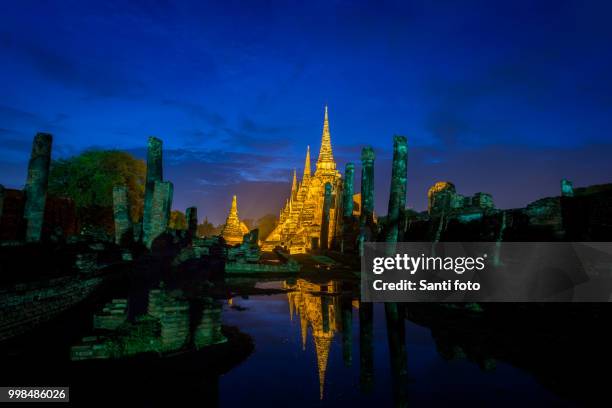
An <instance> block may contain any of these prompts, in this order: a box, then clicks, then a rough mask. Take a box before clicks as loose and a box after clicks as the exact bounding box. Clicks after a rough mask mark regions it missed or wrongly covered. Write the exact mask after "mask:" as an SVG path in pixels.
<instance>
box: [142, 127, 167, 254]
mask: <svg viewBox="0 0 612 408" xmlns="http://www.w3.org/2000/svg"><path fill="white" fill-rule="evenodd" d="M162 180H163V162H162V141H161V140H159V139H158V138H156V137H150V138H149V142H148V145H147V180H146V184H145V198H144V209H143V216H142V240H143V242H144V243H145V245H147V246H148V245H150V243H151V242H153V239H152V238H151V226H152V223H153V222H154V220H153V219H152V218H151V214H152V205H153V192H154V190H155V183H156V182H158V181H162ZM147 243H149V244H147Z"/></svg>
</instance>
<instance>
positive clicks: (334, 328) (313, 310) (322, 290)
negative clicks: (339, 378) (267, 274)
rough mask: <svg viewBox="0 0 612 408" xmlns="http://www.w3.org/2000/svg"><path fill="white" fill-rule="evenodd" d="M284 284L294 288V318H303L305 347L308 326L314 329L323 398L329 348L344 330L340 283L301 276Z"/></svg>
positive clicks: (291, 302) (291, 294)
mask: <svg viewBox="0 0 612 408" xmlns="http://www.w3.org/2000/svg"><path fill="white" fill-rule="evenodd" d="M283 286H284V288H285V289H288V290H290V292H288V293H287V297H288V301H289V313H290V315H291V319H293V316H294V313H297V314H298V316H299V318H300V328H301V332H302V350H305V349H306V338H307V336H308V327H310V328H311V330H312V338H313V340H314V344H315V349H316V353H317V367H318V370H319V398H320V399H323V390H324V387H325V370H326V369H327V360H328V358H329V349H330V346H331V342H332V340H333V338H334V334H335V333H336V332H338V331H341V330H342V318H341V316H340V300H339V297H338V295H339V294H340V290H339V285H338V283H337V282H334V281H329V282H327V283H324V284H317V283H311V282H308V281H307V280H304V279H298V280H297V282H296V283H295V284H292V283H290V282H285V283H284V285H283Z"/></svg>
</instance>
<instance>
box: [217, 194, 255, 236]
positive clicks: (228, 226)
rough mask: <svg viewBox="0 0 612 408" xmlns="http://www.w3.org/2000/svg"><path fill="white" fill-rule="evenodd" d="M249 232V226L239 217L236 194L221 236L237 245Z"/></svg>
mask: <svg viewBox="0 0 612 408" xmlns="http://www.w3.org/2000/svg"><path fill="white" fill-rule="evenodd" d="M248 232H249V228H248V227H247V226H246V224H245V223H244V222H242V221H240V218H238V203H237V201H236V196H234V198H232V206H231V208H230V212H229V214H228V215H227V219H226V220H225V225H223V230H222V231H221V236H222V237H223V239H225V242H226V243H228V244H229V245H236V244H241V243H242V237H243V236H244V234H246V233H248Z"/></svg>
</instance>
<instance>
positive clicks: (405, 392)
mask: <svg viewBox="0 0 612 408" xmlns="http://www.w3.org/2000/svg"><path fill="white" fill-rule="evenodd" d="M239 286H240V287H239V288H236V287H232V285H231V284H228V286H227V288H222V293H221V295H219V293H217V295H216V296H215V297H216V298H217V300H215V301H213V303H210V302H208V303H201V301H200V300H201V299H202V298H203V295H201V294H199V293H198V291H197V290H196V291H194V292H193V293H192V294H191V298H190V299H189V300H181V299H182V298H181V297H178V298H174V297H173V295H172V294H173V293H175V292H178V293H186V292H188V291H189V290H170V289H168V288H166V289H161V290H160V289H159V287H157V288H155V287H153V288H152V289H144V290H133V289H132V290H130V293H124V294H122V295H121V296H126V297H127V299H126V302H127V303H129V308H128V309H129V310H131V311H138V310H140V313H141V314H142V315H144V316H145V320H140V323H137V322H138V321H139V320H138V319H139V318H138V317H137V316H132V317H131V318H132V319H133V320H132V323H127V326H128V327H129V328H130V329H129V330H124V331H123V332H121V333H122V334H121V335H120V336H119V338H121V339H122V340H121V341H123V343H121V344H122V346H121V347H123V348H121V349H120V351H121V352H122V353H126V352H128V351H130V350H131V354H130V355H131V357H130V358H116V356H115V357H111V358H109V357H108V355H107V356H106V357H104V358H85V359H83V360H81V361H71V360H74V357H75V354H74V352H75V347H77V348H76V350H85V351H81V353H85V354H83V355H90V356H91V355H93V354H91V353H96V352H98V351H99V350H103V349H104V347H106V346H104V347H102V346H101V344H103V343H93V345H92V346H91V350H89V349H87V347H84V346H83V340H82V339H83V338H87V337H92V321H93V320H95V319H92V312H91V311H85V310H82V309H79V310H77V311H75V313H73V314H72V315H70V316H67V317H65V318H64V319H63V320H62V321H58V322H54V323H53V325H50V326H48V327H47V328H46V329H44V330H43V331H39V332H37V333H35V334H31V335H28V336H26V338H24V339H22V340H19V341H17V342H14V343H12V344H11V345H10V346H9V347H8V348H7V347H4V348H3V349H2V355H1V356H0V363H1V364H2V370H1V371H0V380H1V381H2V384H4V385H11V384H12V385H18V384H23V385H67V384H69V385H70V387H71V400H72V401H73V402H77V403H80V404H79V405H90V404H92V403H101V402H105V403H117V402H118V401H124V402H127V403H128V404H130V405H132V406H156V405H159V404H162V403H163V405H168V404H170V405H175V406H183V405H185V404H190V405H194V404H195V405H198V406H222V407H239V406H244V407H249V406H280V407H285V406H293V407H301V406H308V407H311V406H330V407H339V406H379V407H384V406H408V405H412V406H424V405H429V406H431V405H434V406H438V405H442V404H451V403H452V404H459V405H460V406H462V405H468V404H469V405H471V406H482V405H495V406H516V405H519V404H521V405H527V406H550V405H555V406H559V405H563V404H566V402H565V400H562V399H560V398H559V396H558V395H559V394H558V393H553V392H551V391H550V390H551V387H550V386H547V387H545V386H543V385H542V384H541V382H540V381H538V379H536V378H535V377H534V375H533V374H532V373H531V372H530V371H524V370H521V369H518V368H516V367H515V366H514V365H509V364H506V363H505V362H503V361H498V360H495V359H493V358H489V357H487V352H484V351H483V352H480V350H481V347H480V346H479V344H480V342H479V341H478V338H479V336H475V337H476V339H474V338H473V337H472V338H470V339H469V344H468V348H470V349H469V350H465V348H466V346H465V345H462V346H460V345H458V343H456V342H455V341H454V340H453V339H452V338H451V337H449V336H448V335H447V334H445V329H446V327H447V326H445V324H440V323H439V322H440V320H439V319H438V320H436V318H435V317H434V320H436V322H438V323H437V326H436V329H435V330H434V331H432V329H430V324H429V323H428V320H427V319H429V317H425V319H424V320H423V319H420V320H419V319H418V318H417V319H412V320H414V321H418V322H419V324H416V323H414V322H413V321H411V320H410V313H407V316H408V317H409V319H403V318H402V319H396V321H395V324H389V321H390V320H389V315H388V310H386V309H385V305H383V304H374V305H372V304H366V303H362V304H360V303H359V301H358V296H357V295H356V294H355V288H354V287H353V288H352V289H349V290H347V289H346V287H343V284H342V283H341V282H336V281H330V282H317V283H315V282H311V281H308V280H304V279H298V280H292V281H278V282H276V281H274V282H250V283H247V284H246V285H245V283H244V282H241V283H240V284H239ZM223 291H225V292H223ZM223 293H225V294H228V295H229V296H228V295H224V294H223ZM237 294H238V295H237ZM207 296H209V295H207ZM160 299H161V300H160ZM109 300H110V299H106V300H105V301H104V302H102V304H106V303H105V302H106V301H109ZM162 300H163V302H162ZM160 302H162V303H160ZM164 302H165V303H164ZM405 307H406V308H410V307H411V306H410V305H406V306H405ZM412 307H413V308H414V307H416V306H412ZM95 309H96V310H97V311H99V310H100V305H97V306H95ZM162 310H167V311H169V312H168V313H170V314H171V315H163V313H162ZM406 310H407V311H409V310H408V309H406ZM412 310H414V309H412ZM426 310H434V311H435V309H433V308H431V309H426ZM93 312H95V313H97V312H96V311H93ZM160 313H161V314H160ZM136 314H138V313H136ZM154 315H159V316H161V318H160V319H161V321H162V326H161V331H155V330H153V331H151V332H150V333H149V332H147V331H146V330H145V329H146V328H147V327H149V326H150V323H151V324H153V323H155V321H154V319H153V318H152V317H151V316H154ZM134 319H136V320H134ZM151 319H153V320H151ZM134 322H136V323H134ZM164 322H165V323H164ZM423 322H425V323H423ZM111 323H112V321H111ZM155 324H157V323H155ZM221 324H222V325H223V327H228V326H229V327H233V328H234V329H227V328H224V329H223V336H226V337H227V339H228V341H227V342H223V341H222V342H221V343H219V339H221V338H225V337H223V336H221V337H219V336H218V334H219V333H220V331H219V330H221ZM457 326H459V327H463V321H462V322H460V324H458V325H457ZM151 327H152V326H151ZM440 327H441V328H442V330H440ZM94 333H95V331H94ZM211 333H213V334H215V333H216V334H215V336H213V337H211ZM93 337H96V336H93ZM499 337H501V338H505V337H506V336H505V335H502V336H498V338H499ZM198 339H199V340H198ZM402 339H403V341H400V340H402ZM198 341H203V342H207V341H208V342H209V343H211V344H215V345H213V346H207V347H199V350H198V351H189V350H185V349H184V345H185V344H190V345H191V347H193V344H197V342H198ZM106 344H107V345H108V343H106ZM116 344H118V343H116ZM116 344H115V345H116ZM160 344H161V345H165V346H166V348H167V349H168V348H169V346H171V345H173V344H175V345H177V346H180V347H179V348H177V349H176V350H172V351H171V352H170V353H160V352H159V349H157V352H153V353H152V352H150V350H151V349H153V348H155V347H159V345H160ZM75 345H77V346H75ZM79 345H80V346H79ZM181 345H182V346H181ZM79 347H80V348H79ZM96 347H97V348H96ZM170 348H172V347H170ZM195 348H196V349H198V347H195ZM503 348H504V350H505V349H506V348H505V346H504V347H503ZM139 349H142V350H149V352H148V353H145V354H146V358H139V353H138V350H139ZM134 350H136V352H134ZM107 351H108V350H107ZM71 353H72V354H71ZM87 353H90V354H87ZM141 354H142V353H141ZM160 354H163V357H162V356H161V355H160ZM518 354H519V356H521V355H523V353H522V352H521V353H518ZM534 358H537V355H536V357H534ZM523 360H524V359H523ZM527 361H532V357H529V358H527ZM548 371H550V369H549V370H548ZM549 385H550V384H549ZM557 388H558V387H557Z"/></svg>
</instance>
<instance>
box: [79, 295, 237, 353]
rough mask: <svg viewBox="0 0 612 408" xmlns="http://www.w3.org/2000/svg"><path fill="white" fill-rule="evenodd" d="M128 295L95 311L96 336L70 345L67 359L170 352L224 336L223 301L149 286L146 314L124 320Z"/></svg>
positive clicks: (197, 347) (202, 344)
mask: <svg viewBox="0 0 612 408" xmlns="http://www.w3.org/2000/svg"><path fill="white" fill-rule="evenodd" d="M127 303H128V302H127V300H124V299H114V300H113V301H112V302H110V303H109V304H107V305H106V306H105V307H104V309H103V310H102V312H100V313H98V314H96V315H94V335H91V336H86V337H84V338H83V340H82V341H81V343H80V344H78V345H75V346H73V347H72V348H71V359H72V360H73V361H76V360H89V359H116V358H122V357H128V356H134V355H138V354H143V353H150V352H155V353H159V354H168V353H173V352H179V351H188V350H197V349H199V348H202V347H205V346H210V345H213V344H219V343H224V342H226V341H227V339H226V338H225V336H223V334H222V333H221V304H220V303H218V302H216V301H214V300H213V299H212V298H209V297H201V298H197V297H196V298H187V297H185V295H184V294H183V292H182V291H180V290H173V291H169V290H167V289H164V288H161V289H152V290H150V291H149V292H148V303H147V313H145V314H142V315H139V316H136V317H135V318H134V319H133V321H128V319H127V311H126V310H125V306H126V305H127Z"/></svg>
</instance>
